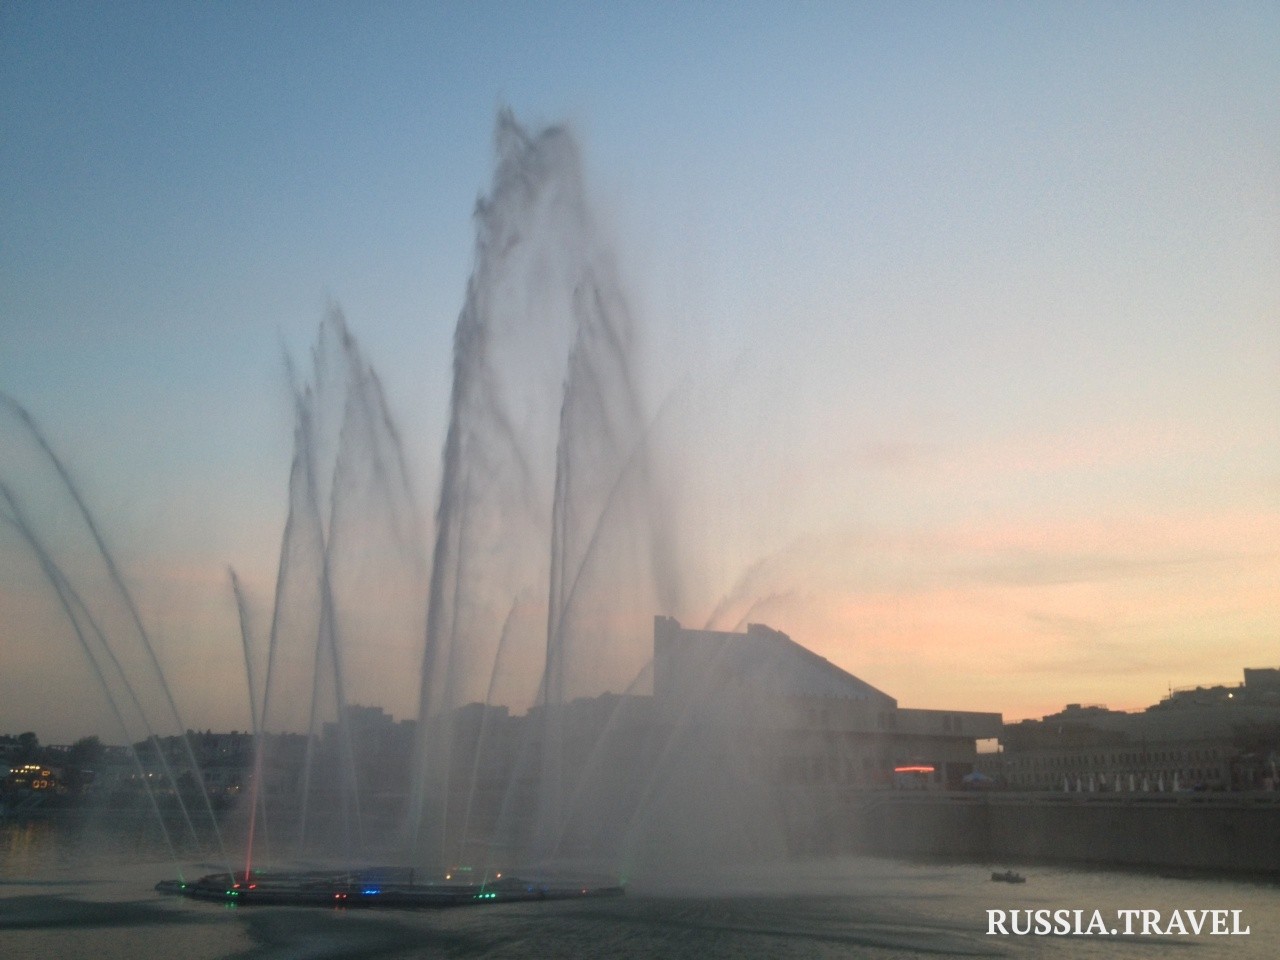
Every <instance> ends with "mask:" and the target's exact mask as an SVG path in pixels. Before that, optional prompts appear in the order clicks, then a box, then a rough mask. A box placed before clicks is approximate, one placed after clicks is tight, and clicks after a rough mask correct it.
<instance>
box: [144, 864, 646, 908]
mask: <svg viewBox="0 0 1280 960" xmlns="http://www.w3.org/2000/svg"><path fill="white" fill-rule="evenodd" d="M405 874H406V871H402V870H396V871H390V870H367V871H360V872H357V873H327V872H323V871H312V872H304V873H256V872H254V873H236V874H230V873H212V874H209V875H208V876H206V877H201V878H200V879H199V880H196V881H194V882H191V883H187V882H184V881H181V880H161V881H160V882H159V883H157V884H156V891H157V892H159V893H164V894H171V895H174V896H182V897H188V898H190V899H192V900H216V901H219V902H222V903H237V904H245V905H250V904H254V905H259V904H275V905H277V906H298V907H301V906H308V907H311V906H314V907H462V906H479V905H481V904H495V903H513V902H528V901H532V900H581V899H585V898H588V897H620V896H622V894H623V888H622V887H621V886H620V885H617V884H587V883H567V882H564V881H557V882H555V883H543V882H539V881H529V880H521V879H518V878H516V877H503V878H501V879H495V880H492V881H486V882H483V883H453V882H448V881H446V882H443V883H414V882H413V875H412V873H409V874H408V875H405Z"/></svg>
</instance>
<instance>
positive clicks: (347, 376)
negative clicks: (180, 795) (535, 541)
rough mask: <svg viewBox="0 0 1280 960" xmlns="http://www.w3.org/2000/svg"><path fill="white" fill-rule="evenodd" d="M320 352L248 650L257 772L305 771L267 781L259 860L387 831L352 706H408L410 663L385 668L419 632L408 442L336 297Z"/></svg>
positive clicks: (342, 848) (298, 402)
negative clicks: (261, 629) (258, 623)
mask: <svg viewBox="0 0 1280 960" xmlns="http://www.w3.org/2000/svg"><path fill="white" fill-rule="evenodd" d="M311 359H312V363H311V369H310V376H309V379H308V380H307V381H306V382H305V383H299V382H297V380H296V377H295V378H294V386H293V393H294V412H295V426H294V457H293V462H292V466H291V468H290V477H289V507H288V514H287V517H286V521H285V528H284V534H283V538H282V543H281V549H280V560H279V565H278V568H277V577H276V586H275V596H274V602H273V606H272V614H271V621H270V628H269V630H268V633H267V637H266V647H265V651H264V650H261V649H258V650H257V651H256V654H252V655H251V654H249V653H247V654H246V657H247V661H248V664H247V665H248V670H249V673H250V675H253V674H255V673H257V674H258V675H261V676H262V677H263V678H264V679H263V682H262V694H261V703H260V704H258V705H256V706H255V709H254V713H255V715H256V716H258V717H260V725H259V730H258V731H256V732H258V733H259V737H258V758H257V759H256V761H255V769H256V770H258V771H259V772H260V773H261V772H263V771H267V770H273V769H274V770H276V771H279V770H282V769H285V770H289V771H292V772H293V773H294V774H295V775H296V776H295V779H292V780H291V781H289V782H276V783H273V784H271V785H270V786H267V785H265V784H264V785H262V787H261V789H263V790H264V792H265V794H266V797H265V799H264V806H266V808H267V813H268V815H269V820H268V819H267V818H264V819H263V821H262V822H263V826H264V827H266V828H267V829H266V837H269V838H270V839H271V841H272V843H273V844H274V846H273V848H272V849H271V850H270V851H269V852H268V851H267V850H265V849H264V850H262V855H260V856H259V859H260V860H261V859H263V857H264V856H270V857H274V858H276V859H291V858H295V857H297V856H300V855H303V854H307V853H310V854H312V855H314V854H316V853H317V852H321V853H323V854H324V855H325V856H327V857H329V858H335V857H336V858H341V859H346V860H354V859H358V858H361V857H362V856H365V855H367V853H368V852H369V851H368V850H367V848H368V847H369V846H370V844H371V843H373V842H374V841H375V840H376V839H377V838H376V837H375V836H373V835H371V834H370V832H369V830H368V827H369V826H370V823H368V822H367V821H369V819H370V818H371V817H372V818H375V819H377V818H382V819H383V820H385V818H386V816H387V814H386V811H380V810H376V809H373V808H372V807H371V800H372V797H371V795H370V786H369V784H370V783H377V782H379V779H378V778H369V777H367V776H365V774H366V773H368V771H367V770H365V769H363V766H364V764H363V762H362V758H360V757H358V753H359V752H360V747H361V745H360V744H359V743H357V740H358V739H359V731H357V730H355V729H353V722H352V716H353V710H355V709H356V708H357V707H358V705H359V704H360V703H361V702H363V703H369V704H372V703H375V702H376V703H380V704H390V705H393V706H395V707H398V708H399V709H400V710H401V712H407V711H408V710H410V709H411V705H412V700H413V698H414V691H413V689H412V685H411V684H410V683H409V682H407V681H404V680H403V679H402V678H403V677H404V676H405V673H406V671H396V670H388V669H387V667H388V664H389V663H397V662H409V663H411V662H413V661H414V660H415V659H416V657H417V653H416V649H415V647H416V645H415V643H414V640H413V638H414V637H416V636H420V635H421V631H422V603H421V597H422V595H423V593H424V590H425V559H424V557H423V555H422V551H421V549H420V546H419V545H420V544H421V542H422V541H423V536H424V534H423V531H422V529H421V524H420V521H419V517H418V511H417V507H416V503H415V498H414V493H413V489H412V484H411V482H410V480H409V476H408V471H407V468H406V465H405V460H404V452H403V447H402V444H401V440H400V436H399V432H398V430H397V428H396V427H395V424H394V421H393V420H392V418H391V416H390V413H389V411H388V408H387V405H386V400H385V397H384V395H383V391H382V387H381V383H380V382H379V380H378V378H377V376H376V374H375V373H374V371H373V370H372V368H371V367H370V366H369V364H368V363H367V362H366V361H365V359H364V357H363V355H362V354H361V352H360V349H359V346H358V345H357V343H356V341H355V338H354V337H353V336H352V335H351V334H350V332H349V331H348V329H347V327H346V322H345V320H344V318H343V317H342V314H341V312H340V311H339V310H338V309H337V308H333V309H331V310H330V312H329V314H328V316H327V317H326V318H325V320H324V322H323V323H322V324H321V328H320V334H319V337H318V339H317V343H316V346H315V348H314V350H313V353H312V358H311ZM238 599H239V598H238ZM241 609H242V610H243V604H241ZM242 623H243V620H242ZM246 644H247V645H248V644H249V641H248V638H247V636H246ZM246 649H248V646H247V647H246ZM255 657H256V660H257V669H256V670H255ZM299 732H301V735H299ZM272 754H274V755H275V756H274V761H275V762H274V763H273V757H272ZM258 789H259V787H258V786H257V785H255V790H258ZM378 826H379V831H378V833H379V834H380V835H383V836H385V835H386V834H387V833H388V832H389V830H390V828H389V827H388V825H387V824H386V823H385V822H382V823H380V824H379V825H378Z"/></svg>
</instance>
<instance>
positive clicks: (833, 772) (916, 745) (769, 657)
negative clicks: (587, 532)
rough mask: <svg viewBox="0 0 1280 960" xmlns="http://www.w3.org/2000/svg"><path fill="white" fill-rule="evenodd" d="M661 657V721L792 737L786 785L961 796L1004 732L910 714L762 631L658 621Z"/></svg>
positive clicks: (656, 671) (991, 724) (657, 686)
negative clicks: (681, 715) (685, 717)
mask: <svg viewBox="0 0 1280 960" xmlns="http://www.w3.org/2000/svg"><path fill="white" fill-rule="evenodd" d="M653 648H654V649H653V688H654V698H655V700H656V701H657V702H658V705H659V708H660V712H662V713H667V714H669V713H670V712H672V711H673V710H684V711H698V710H709V711H718V712H719V713H720V714H721V715H724V714H726V713H727V712H731V713H734V714H737V715H739V716H740V717H741V718H742V719H743V720H744V721H745V722H748V723H749V724H750V725H751V726H755V727H760V728H769V729H771V730H773V731H785V732H786V734H787V736H786V739H785V741H784V743H785V746H784V747H783V752H782V755H781V756H778V757H776V758H775V762H776V763H777V770H776V774H777V776H778V777H780V778H781V779H783V780H785V781H790V782H798V783H842V784H846V785H849V786H856V787H875V786H891V785H899V786H902V785H910V786H926V787H945V788H956V789H958V788H960V787H961V786H962V784H963V778H964V777H965V776H966V775H968V774H970V773H971V772H972V771H973V769H974V764H975V761H976V760H977V741H978V740H983V739H991V738H995V737H998V736H999V735H1000V731H1001V716H1000V714H998V713H977V712H973V711H965V710H920V709H911V708H906V707H900V706H898V701H897V700H896V699H894V698H893V697H891V696H889V695H888V694H887V693H884V692H883V691H881V690H878V689H876V688H875V687H873V686H871V684H869V683H867V682H866V681H864V680H861V679H859V678H858V677H856V676H854V675H853V674H851V673H848V672H847V671H845V670H843V669H841V668H840V667H837V666H836V665H835V664H833V663H831V662H830V661H829V660H826V659H825V658H823V657H820V656H819V655H818V654H816V653H813V652H812V651H810V650H807V649H805V648H804V647H802V646H801V645H800V644H798V643H796V642H795V641H794V640H792V639H791V638H790V637H788V636H787V635H786V634H785V633H781V632H779V631H777V630H773V629H770V628H769V627H766V626H762V625H760V624H751V625H749V626H748V627H747V630H746V633H727V632H722V631H715V630H686V629H684V628H683V627H681V626H680V624H679V623H677V622H676V621H675V620H673V619H672V618H670V617H657V618H655V620H654V637H653ZM704 700H708V701H709V702H705V703H704V702H703V701H704ZM895 771H897V774H896V775H895Z"/></svg>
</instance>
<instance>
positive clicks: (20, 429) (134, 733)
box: [0, 393, 226, 862]
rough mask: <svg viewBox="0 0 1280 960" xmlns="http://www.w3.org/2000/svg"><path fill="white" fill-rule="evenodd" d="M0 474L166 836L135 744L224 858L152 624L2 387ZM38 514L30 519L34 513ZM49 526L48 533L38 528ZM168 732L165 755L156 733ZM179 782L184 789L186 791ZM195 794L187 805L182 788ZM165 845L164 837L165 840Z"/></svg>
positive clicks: (9, 508)
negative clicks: (171, 747)
mask: <svg viewBox="0 0 1280 960" xmlns="http://www.w3.org/2000/svg"><path fill="white" fill-rule="evenodd" d="M0 427H2V429H3V439H4V441H5V442H4V451H5V456H4V458H3V460H2V461H0V462H2V463H3V468H4V469H3V472H0V521H2V522H3V523H2V525H3V526H5V527H7V528H9V529H12V530H14V531H16V532H17V533H18V535H19V538H20V541H21V542H22V543H23V544H24V545H25V547H26V548H27V550H28V551H29V553H30V555H31V556H32V557H34V558H35V559H36V561H37V563H38V565H39V567H40V569H41V571H42V573H43V575H44V578H45V579H46V581H47V583H48V586H49V587H50V588H51V589H52V591H53V593H54V595H55V597H56V599H57V602H58V605H59V607H60V608H61V611H62V613H63V614H64V615H65V616H66V619H67V621H68V623H69V624H70V626H71V629H72V632H73V633H74V635H75V637H76V640H77V643H78V645H79V647H80V650H81V652H82V653H83V654H84V657H85V660H86V662H87V663H88V665H89V667H90V670H91V673H92V675H93V677H94V678H95V679H96V681H97V684H98V687H99V690H100V692H101V694H102V696H103V699H104V700H105V701H106V704H107V706H108V708H109V711H110V714H111V716H112V717H113V718H114V720H115V722H116V725H117V732H118V734H119V735H120V736H122V737H123V738H124V739H125V741H126V743H127V744H129V749H130V752H131V755H132V759H133V763H134V766H135V769H136V770H137V773H138V777H139V780H140V782H141V784H142V786H143V789H144V791H145V792H146V794H147V798H148V803H149V804H150V805H151V808H152V810H153V812H154V813H156V815H157V821H158V822H159V824H160V827H161V830H162V831H163V833H164V834H165V839H166V842H169V841H170V830H169V829H168V827H167V826H166V824H165V822H164V817H163V816H162V815H161V810H160V806H159V803H158V801H157V797H156V794H155V792H154V791H153V789H152V785H151V782H150V780H151V776H150V772H149V771H146V770H144V767H143V764H142V762H141V760H140V758H139V756H138V747H139V745H140V744H143V743H145V744H146V747H145V749H146V750H147V753H148V755H149V758H154V762H155V764H156V765H157V766H158V768H159V770H160V773H161V776H162V779H163V781H164V784H165V789H166V792H167V793H168V794H169V795H170V796H172V798H173V801H174V805H175V806H176V809H177V812H178V814H179V815H180V817H181V820H182V822H183V823H184V824H185V826H186V833H187V837H188V838H189V840H190V841H191V842H192V843H193V844H194V845H195V847H196V849H199V850H206V851H208V852H210V853H212V854H213V855H214V856H218V857H220V858H221V859H222V860H223V861H224V862H226V851H225V850H224V849H223V845H222V837H221V832H220V830H219V827H218V823H217V820H216V819H215V817H214V813H213V809H212V805H211V804H210V802H209V797H208V794H207V793H206V791H205V789H204V783H203V776H202V773H201V770H200V767H199V764H198V763H197V762H196V758H195V754H194V751H193V749H192V746H191V742H190V739H189V738H188V737H187V736H186V735H185V730H186V728H185V726H184V725H183V722H182V717H181V714H180V711H179V709H178V705H177V702H176V700H175V699H174V695H173V691H172V690H171V689H170V687H169V684H168V682H167V680H166V679H165V675H164V671H163V670H162V669H161V665H160V660H159V657H158V656H157V654H156V649H155V645H154V644H153V642H152V639H151V635H150V632H149V631H148V629H147V627H146V626H145V625H144V623H143V618H142V614H141V612H140V610H139V608H138V604H137V602H136V601H135V600H134V597H133V594H132V592H131V591H130V589H129V587H128V585H127V584H126V582H125V578H124V576H123V574H122V572H121V569H120V565H119V564H118V563H117V561H116V558H115V555H114V554H113V552H112V550H111V549H110V547H109V546H108V545H107V542H106V540H105V538H104V537H103V535H102V532H101V530H100V529H99V526H98V522H97V520H96V519H95V517H94V514H93V512H92V511H91V510H90V508H89V505H88V503H87V502H86V500H85V498H84V496H83V494H82V493H81V491H80V487H79V485H78V484H77V483H76V481H75V479H74V478H73V477H72V474H71V471H70V470H69V469H68V468H67V466H66V464H65V463H64V462H63V460H62V458H61V457H60V456H59V455H58V454H57V453H56V452H55V450H54V449H53V446H52V445H51V444H50V442H49V440H48V438H47V437H46V436H45V433H44V431H43V430H42V429H41V428H40V426H39V425H38V424H37V423H36V421H35V419H34V418H33V417H32V416H31V414H30V413H29V412H28V411H27V410H26V408H24V407H23V406H22V405H21V404H19V403H18V402H17V401H16V400H14V399H13V398H11V397H9V396H8V395H6V394H3V393H0ZM36 512H39V513H40V514H41V517H42V519H40V520H37V519H35V517H34V513H36ZM42 531H48V532H49V533H50V534H52V535H53V538H54V539H50V538H49V537H46V536H45V535H43V533H42ZM164 734H168V735H170V736H173V737H174V738H176V742H177V743H178V744H179V745H180V746H179V752H178V753H176V754H172V755H171V754H169V753H168V752H167V751H166V750H165V749H164V748H163V747H162V745H161V743H160V737H161V736H162V735H164ZM184 783H188V784H190V786H191V788H193V789H192V790H186V791H184V790H183V789H182V786H183V784H184ZM184 792H185V793H188V794H190V793H192V792H194V793H195V794H196V796H197V797H198V799H197V800H196V802H195V804H194V808H195V809H194V810H193V809H191V808H189V807H188V805H187V803H186V802H184V799H183V794H184ZM170 846H171V849H172V844H171V843H170Z"/></svg>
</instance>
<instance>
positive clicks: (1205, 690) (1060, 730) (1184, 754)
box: [981, 669, 1280, 792]
mask: <svg viewBox="0 0 1280 960" xmlns="http://www.w3.org/2000/svg"><path fill="white" fill-rule="evenodd" d="M1244 676H1245V682H1244V683H1243V684H1239V685H1216V686H1209V687H1204V686H1200V687H1187V688H1183V689H1178V690H1172V691H1170V693H1169V696H1168V697H1167V698H1165V699H1164V700H1161V701H1160V702H1159V703H1157V704H1153V705H1152V706H1150V707H1148V708H1147V709H1146V710H1144V711H1140V712H1135V713H1128V712H1125V711H1120V710H1108V709H1106V708H1105V707H1101V706H1082V705H1080V704H1068V705H1067V706H1066V707H1065V708H1064V709H1063V710H1062V711H1060V712H1058V713H1056V714H1050V715H1049V716H1046V717H1044V718H1042V719H1040V720H1023V721H1021V722H1019V723H1014V724H1008V725H1006V726H1005V728H1004V732H1003V733H1002V735H1001V738H1000V739H1001V747H1002V750H1001V753H1000V754H998V755H995V756H991V757H987V758H984V760H983V763H982V765H981V768H982V769H983V771H984V772H985V773H987V774H988V775H990V776H992V777H995V778H997V779H1000V780H1002V781H1003V782H1004V783H1006V784H1007V785H1008V786H1009V787H1010V788H1012V789H1015V790H1059V791H1061V790H1064V789H1065V790H1073V791H1074V790H1080V791H1120V792H1142V791H1147V792H1160V791H1165V792H1167V791H1172V790H1273V789H1276V788H1277V786H1278V785H1280V777H1278V776H1277V767H1278V766H1280V670H1275V669H1262V670H1256V669H1246V670H1245V671H1244Z"/></svg>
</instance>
